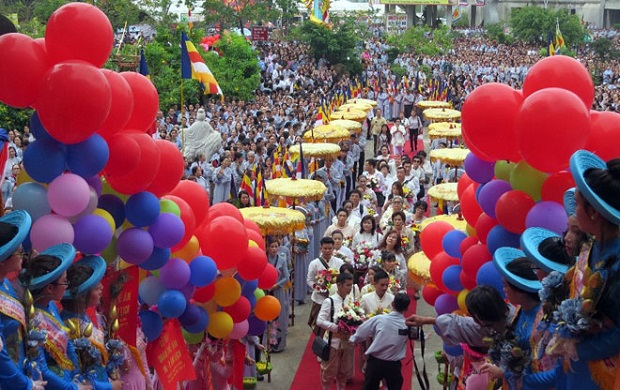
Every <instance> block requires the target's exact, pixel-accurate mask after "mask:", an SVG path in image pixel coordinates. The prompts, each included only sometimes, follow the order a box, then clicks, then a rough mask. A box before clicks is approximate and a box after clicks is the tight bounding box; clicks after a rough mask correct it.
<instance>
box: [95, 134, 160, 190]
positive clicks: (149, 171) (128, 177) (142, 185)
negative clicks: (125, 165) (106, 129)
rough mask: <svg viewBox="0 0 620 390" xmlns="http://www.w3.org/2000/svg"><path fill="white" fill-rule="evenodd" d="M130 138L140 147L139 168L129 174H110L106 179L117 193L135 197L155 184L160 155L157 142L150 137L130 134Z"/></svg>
mask: <svg viewBox="0 0 620 390" xmlns="http://www.w3.org/2000/svg"><path fill="white" fill-rule="evenodd" d="M128 136H129V137H132V138H133V139H134V140H135V141H136V142H137V143H138V145H139V146H140V161H139V162H138V166H137V167H136V168H134V169H133V170H132V171H130V172H128V173H127V174H124V175H113V174H111V173H108V174H107V175H106V176H105V178H106V180H108V183H110V186H112V188H114V189H115V190H116V191H118V192H120V193H122V194H127V195H133V194H136V193H138V192H140V191H144V190H145V189H146V188H147V187H148V186H149V184H151V183H152V182H153V179H155V175H156V174H157V170H158V169H159V163H160V155H159V149H158V148H157V146H156V145H155V140H154V139H153V138H151V137H150V136H149V135H147V134H144V133H128Z"/></svg>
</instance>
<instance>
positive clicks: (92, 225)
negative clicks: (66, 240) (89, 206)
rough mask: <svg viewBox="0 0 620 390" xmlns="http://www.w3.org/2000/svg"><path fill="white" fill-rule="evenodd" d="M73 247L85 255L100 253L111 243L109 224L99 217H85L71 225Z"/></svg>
mask: <svg viewBox="0 0 620 390" xmlns="http://www.w3.org/2000/svg"><path fill="white" fill-rule="evenodd" d="M73 231H74V232H75V238H74V239H73V246H75V249H77V250H79V251H80V252H82V253H85V254H95V253H100V252H102V251H103V250H104V249H105V248H107V246H108V245H109V244H110V241H112V229H110V224H108V222H107V221H106V220H105V219H104V218H103V217H101V216H99V215H94V214H90V215H85V216H83V217H82V218H80V219H78V220H77V222H76V223H75V224H73Z"/></svg>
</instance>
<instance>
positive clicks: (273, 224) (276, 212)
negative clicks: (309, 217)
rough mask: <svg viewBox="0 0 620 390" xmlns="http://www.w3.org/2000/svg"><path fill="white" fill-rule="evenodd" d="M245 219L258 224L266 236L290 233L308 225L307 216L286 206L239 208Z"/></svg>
mask: <svg viewBox="0 0 620 390" xmlns="http://www.w3.org/2000/svg"><path fill="white" fill-rule="evenodd" d="M239 211H241V215H243V218H244V219H248V220H250V221H252V222H254V223H256V224H257V225H258V227H259V228H260V231H261V233H262V234H263V235H264V236H267V235H272V234H288V233H291V232H294V231H295V230H299V229H303V228H304V227H305V226H306V216H305V215H304V214H303V213H302V212H301V211H297V210H292V209H288V208H284V207H246V208H243V209H239Z"/></svg>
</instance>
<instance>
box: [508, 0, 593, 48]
mask: <svg viewBox="0 0 620 390" xmlns="http://www.w3.org/2000/svg"><path fill="white" fill-rule="evenodd" d="M556 21H558V22H559V25H560V30H561V31H562V37H563V38H564V42H565V44H566V46H572V45H582V44H583V36H584V30H583V26H582V25H581V20H580V19H579V17H578V16H577V15H570V14H569V13H568V12H567V10H564V9H561V10H550V9H544V8H541V7H536V6H527V7H523V8H519V9H515V10H513V11H512V13H511V14H510V19H509V24H510V27H511V29H512V35H513V36H514V37H515V38H516V39H518V40H521V41H526V42H530V43H538V44H543V45H546V43H547V35H548V32H551V34H552V36H553V37H554V38H555V30H556Z"/></svg>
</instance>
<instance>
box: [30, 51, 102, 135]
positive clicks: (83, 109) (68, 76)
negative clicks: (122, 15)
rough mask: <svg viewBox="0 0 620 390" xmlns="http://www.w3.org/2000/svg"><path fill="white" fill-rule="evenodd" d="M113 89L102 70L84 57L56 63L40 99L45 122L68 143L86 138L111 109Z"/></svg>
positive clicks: (40, 94)
mask: <svg viewBox="0 0 620 390" xmlns="http://www.w3.org/2000/svg"><path fill="white" fill-rule="evenodd" d="M111 102H112V89H111V88H110V83H108V80H107V79H106V77H105V76H104V75H103V73H102V72H101V70H99V69H97V68H95V67H94V66H92V65H90V64H87V63H84V62H81V61H68V62H62V63H60V64H57V65H55V66H54V67H53V68H52V69H51V70H50V71H49V72H48V73H47V75H46V77H45V79H44V81H43V86H42V87H41V90H40V92H39V97H38V98H37V101H36V108H37V111H38V113H39V118H40V119H41V123H42V124H43V126H44V127H45V129H46V130H47V132H48V133H49V134H50V135H51V136H52V137H54V139H56V140H57V141H60V142H62V143H64V144H76V143H78V142H82V141H84V140H86V139H87V138H88V137H90V136H91V135H93V134H95V132H96V131H97V130H98V129H99V127H100V126H101V124H102V123H103V122H104V121H105V119H106V117H107V116H108V113H109V112H110V105H111Z"/></svg>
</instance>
